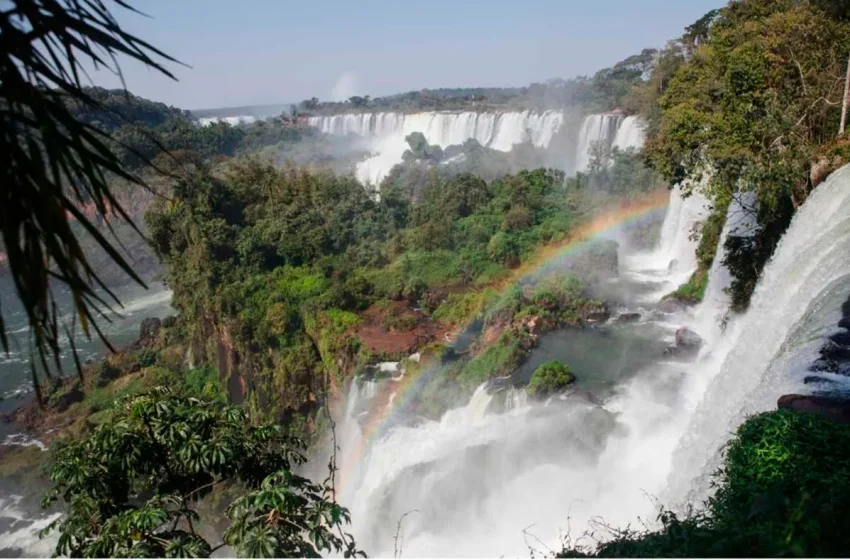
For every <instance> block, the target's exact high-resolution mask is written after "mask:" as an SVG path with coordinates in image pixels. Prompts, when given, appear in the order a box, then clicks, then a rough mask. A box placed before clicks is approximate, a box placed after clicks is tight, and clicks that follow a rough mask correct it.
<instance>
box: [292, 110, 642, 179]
mask: <svg viewBox="0 0 850 560" xmlns="http://www.w3.org/2000/svg"><path fill="white" fill-rule="evenodd" d="M564 121H565V114H564V113H563V112H562V111H543V112H535V111H522V112H519V111H509V112H503V113H476V112H471V111H461V112H457V111H451V112H450V111H439V112H423V113H410V114H404V113H394V112H388V113H348V114H341V115H330V116H323V117H310V118H309V119H308V121H307V122H308V124H309V125H310V126H314V127H316V128H318V129H319V130H320V131H322V132H324V133H326V134H334V135H339V136H347V135H354V136H356V137H358V138H362V139H363V141H364V142H366V147H367V149H369V150H370V151H371V152H372V153H373V155H372V156H371V157H370V158H368V159H366V160H365V161H362V162H360V163H359V164H358V166H357V170H356V175H357V178H358V179H359V180H360V181H362V182H366V183H371V184H378V183H380V181H381V180H382V179H383V178H384V177H385V176H386V175H387V174H388V173H389V171H390V169H392V167H393V166H394V165H396V164H398V163H400V162H401V156H402V154H403V153H404V151H405V150H406V149H407V148H408V146H407V143H406V142H405V140H404V139H405V137H406V136H407V135H408V134H411V133H413V132H421V133H422V134H423V135H424V136H425V139H426V140H427V141H428V143H429V144H432V145H437V146H440V147H441V148H446V147H448V146H454V145H459V144H463V143H464V142H466V141H467V140H470V139H474V140H476V141H478V143H480V144H481V145H482V146H485V147H488V148H491V149H493V150H498V151H502V152H508V151H510V150H511V149H512V148H513V147H514V146H515V145H517V144H521V143H523V142H531V143H532V144H533V145H534V146H536V147H538V148H544V149H546V148H549V146H550V144H551V143H552V139H553V138H554V137H555V135H556V134H557V133H558V132H559V131H560V130H561V128H562V126H563V125H564ZM643 137H644V125H643V121H642V120H641V119H640V117H634V116H633V117H625V118H623V117H622V116H620V115H618V114H613V113H611V114H600V115H589V116H588V117H586V118H585V119H584V120H583V122H582V126H581V129H580V130H579V133H578V142H577V145H578V148H577V150H576V161H577V165H576V169H577V170H579V171H585V170H586V169H587V167H588V165H589V163H590V154H589V152H590V149H591V147H592V146H593V144H594V143H596V142H602V143H603V144H604V147H605V149H606V150H607V149H609V148H611V147H617V148H620V149H622V150H625V149H629V148H640V147H642V146H643Z"/></svg>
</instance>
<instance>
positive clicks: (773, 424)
mask: <svg viewBox="0 0 850 560" xmlns="http://www.w3.org/2000/svg"><path fill="white" fill-rule="evenodd" d="M725 455H726V456H725V464H724V466H723V467H722V468H721V469H720V470H719V471H718V472H717V473H715V477H714V484H715V486H716V491H715V494H714V496H713V497H712V498H711V499H710V500H709V501H708V504H707V505H708V508H707V510H706V512H705V513H704V514H700V515H694V516H692V517H688V518H685V519H680V518H678V517H677V516H676V515H674V514H673V513H671V512H669V511H662V512H661V514H660V515H659V521H660V522H661V526H662V528H661V529H660V530H657V531H651V532H642V533H641V532H636V531H631V530H628V529H627V530H624V531H617V530H614V535H615V538H614V539H613V540H612V541H609V542H607V543H604V544H602V545H601V546H600V547H599V549H597V550H596V551H593V555H595V556H600V557H673V558H675V557H696V558H700V557H708V556H711V557H787V556H803V557H806V556H808V557H838V556H845V555H846V554H847V550H850V517H848V516H847V512H848V511H850V425H846V424H838V423H835V422H833V421H831V420H829V419H827V418H825V417H822V416H819V415H816V414H805V413H797V412H790V411H784V410H780V411H775V412H766V413H762V414H758V415H756V416H753V417H751V418H749V419H748V420H747V421H746V422H744V424H742V425H741V426H740V427H739V428H738V431H737V433H736V434H735V437H734V438H733V439H732V440H731V441H730V442H729V443H728V444H727V446H726V453H725ZM589 552H591V551H588V550H584V549H581V548H574V549H566V550H564V551H562V553H561V556H582V555H587V554H588V553H589Z"/></svg>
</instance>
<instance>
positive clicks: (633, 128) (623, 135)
mask: <svg viewBox="0 0 850 560" xmlns="http://www.w3.org/2000/svg"><path fill="white" fill-rule="evenodd" d="M643 140H644V125H643V120H642V119H641V118H640V117H637V116H632V117H626V118H625V119H623V122H622V123H621V124H620V125H619V127H618V128H617V134H616V136H614V141H613V142H612V143H611V147H612V148H617V149H619V150H630V149H640V148H641V147H643Z"/></svg>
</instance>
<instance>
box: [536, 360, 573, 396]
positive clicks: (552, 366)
mask: <svg viewBox="0 0 850 560" xmlns="http://www.w3.org/2000/svg"><path fill="white" fill-rule="evenodd" d="M575 380H576V378H575V375H573V372H572V371H571V370H570V367H569V366H566V365H564V364H562V363H561V362H559V361H558V360H553V361H551V362H546V363H545V364H541V365H540V366H539V367H538V368H537V369H536V370H535V371H534V375H532V376H531V381H529V383H528V386H527V387H526V388H525V392H526V393H528V394H529V395H530V396H532V397H535V398H546V397H548V396H549V395H553V394H555V393H558V392H560V391H563V390H564V389H566V388H567V387H568V386H569V385H570V384H571V383H573V382H574V381H575Z"/></svg>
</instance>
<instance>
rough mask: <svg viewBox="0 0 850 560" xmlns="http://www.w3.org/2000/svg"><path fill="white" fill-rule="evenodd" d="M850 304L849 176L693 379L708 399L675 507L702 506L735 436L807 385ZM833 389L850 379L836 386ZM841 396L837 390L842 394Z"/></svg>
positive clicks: (798, 224)
mask: <svg viewBox="0 0 850 560" xmlns="http://www.w3.org/2000/svg"><path fill="white" fill-rule="evenodd" d="M848 296H850V166H845V167H844V168H842V169H840V170H839V171H836V172H835V173H833V174H832V175H831V176H830V177H829V179H828V180H827V181H826V182H825V183H824V184H822V185H820V186H819V187H818V188H817V189H815V191H814V192H813V193H812V194H811V195H810V197H809V199H808V200H807V201H806V203H805V204H804V205H803V206H802V208H800V210H799V211H798V212H797V213H796V214H795V216H794V219H793V220H792V222H791V225H790V227H789V228H788V231H787V232H786V233H785V235H784V236H783V237H782V240H781V241H780V243H779V245H778V247H777V248H776V251H775V253H774V256H773V258H772V259H771V260H770V262H769V263H768V264H767V266H765V269H764V272H763V275H762V279H761V280H760V282H759V284H758V285H757V287H756V290H755V292H754V294H753V298H752V302H751V304H750V308H749V310H748V311H747V312H746V313H745V314H744V315H743V316H741V317H738V318H737V319H734V320H733V321H732V322H731V324H730V325H729V326H728V327H727V329H726V330H727V332H726V333H725V334H724V336H723V339H722V340H721V342H720V343H718V344H717V345H716V346H717V347H716V348H714V349H713V351H712V352H709V353H706V355H704V356H703V357H702V360H701V363H700V364H698V365H697V366H696V368H695V369H696V370H698V371H701V372H702V373H703V374H704V375H701V377H702V378H703V380H704V381H705V380H706V379H710V380H711V382H710V384H709V386H708V388H707V389H698V390H697V393H698V394H699V395H700V396H701V398H700V399H699V400H698V401H697V400H696V399H694V402H698V406H697V407H696V412H695V414H694V416H693V419H692V421H691V422H690V424H689V425H688V426H687V428H686V431H685V433H686V436H685V437H684V438H683V440H682V442H681V445H680V447H679V449H678V451H677V452H676V458H675V469H674V471H673V473H674V474H673V476H671V479H670V481H669V484H668V497H669V500H670V501H671V503H674V502H676V501H681V500H683V499H685V498H688V499H689V500H699V499H700V498H702V497H703V496H705V495H706V493H707V492H708V490H709V488H708V483H709V477H710V473H711V472H713V471H714V469H715V468H716V466H717V465H718V463H719V460H720V449H721V447H722V445H723V444H724V443H725V442H726V440H727V438H728V436H729V433H730V432H731V431H733V430H734V429H735V427H736V426H738V425H739V424H740V423H741V422H742V421H743V419H744V418H745V417H746V416H747V415H748V414H753V413H756V412H761V411H765V410H769V409H772V408H774V407H775V405H776V401H777V398H778V397H780V396H781V395H783V394H786V393H807V392H810V390H808V389H807V388H806V387H805V386H804V384H803V380H804V377H805V375H806V373H807V370H808V368H809V367H810V366H811V364H812V362H813V361H814V359H815V357H816V355H817V352H818V350H819V349H820V347H821V346H823V344H824V343H825V339H826V337H827V336H829V335H830V334H833V333H834V332H835V331H836V325H837V323H838V318H839V316H840V307H841V304H842V303H843V302H845V301H847V299H848ZM833 380H834V381H835V383H836V385H839V387H840V386H842V385H843V386H845V387H846V386H847V385H848V383H847V382H848V379H847V378H846V377H842V376H835V377H834V379H833ZM837 388H838V387H836V389H837ZM703 391H704V395H703Z"/></svg>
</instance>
